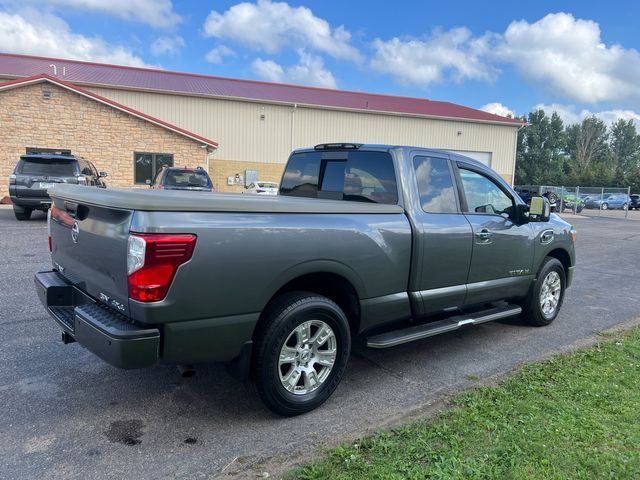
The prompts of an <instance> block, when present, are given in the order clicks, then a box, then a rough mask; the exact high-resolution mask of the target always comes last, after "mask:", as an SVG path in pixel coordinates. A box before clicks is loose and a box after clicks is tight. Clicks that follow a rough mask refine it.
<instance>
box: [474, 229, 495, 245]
mask: <svg viewBox="0 0 640 480" xmlns="http://www.w3.org/2000/svg"><path fill="white" fill-rule="evenodd" d="M491 237H493V233H491V232H490V231H489V230H487V229H486V228H483V229H482V230H480V231H479V232H476V239H478V241H480V242H483V243H489V242H490V241H491Z"/></svg>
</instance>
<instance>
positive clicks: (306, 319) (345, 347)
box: [253, 292, 351, 416]
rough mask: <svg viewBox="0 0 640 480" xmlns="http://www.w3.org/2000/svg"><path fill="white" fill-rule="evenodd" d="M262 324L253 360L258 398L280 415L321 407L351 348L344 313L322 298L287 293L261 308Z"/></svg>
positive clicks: (307, 293) (340, 374)
mask: <svg viewBox="0 0 640 480" xmlns="http://www.w3.org/2000/svg"><path fill="white" fill-rule="evenodd" d="M263 322H264V323H263V324H262V326H261V327H259V329H258V331H257V332H256V335H255V336H254V337H255V342H256V348H255V355H254V358H253V372H254V375H255V380H256V386H257V388H258V393H259V395H260V398H261V399H262V401H263V402H264V403H265V405H266V406H267V407H269V409H270V410H272V411H273V412H275V413H277V414H279V415H283V416H293V415H300V414H302V413H305V412H308V411H310V410H313V409H314V408H317V407H319V406H320V405H322V404H323V403H324V402H325V401H326V400H327V399H328V398H329V397H330V396H331V394H332V393H333V391H334V390H335V389H336V387H337V386H338V384H339V383H340V380H341V379H342V375H343V373H344V370H345V368H346V365H347V360H348V358H349V352H350V350H351V335H350V332H349V323H348V321H347V317H346V316H345V314H344V312H343V311H342V310H341V309H340V307H339V306H338V305H336V304H335V303H334V302H333V301H331V300H330V299H328V298H326V297H324V296H321V295H317V294H314V293H310V292H292V293H287V294H284V295H282V296H281V297H279V298H277V299H276V300H275V301H273V302H272V304H271V305H269V307H267V309H266V310H265V312H264V317H263Z"/></svg>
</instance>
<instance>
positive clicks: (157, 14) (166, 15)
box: [6, 0, 182, 28]
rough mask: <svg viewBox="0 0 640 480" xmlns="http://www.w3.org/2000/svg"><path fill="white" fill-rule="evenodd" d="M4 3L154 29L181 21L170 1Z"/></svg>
mask: <svg viewBox="0 0 640 480" xmlns="http://www.w3.org/2000/svg"><path fill="white" fill-rule="evenodd" d="M6 3H11V4H13V5H15V6H24V5H25V4H30V5H34V6H36V7H38V8H42V7H50V8H54V9H56V10H59V11H63V10H64V9H69V8H73V9H76V10H85V11H90V12H97V13H103V14H106V15H110V16H113V17H116V18H121V19H122V20H127V21H132V22H138V23H143V24H146V25H150V26H151V27H154V28H171V27H175V26H176V25H177V24H178V23H180V22H181V21H182V18H181V17H180V15H178V14H177V13H176V12H175V10H174V9H173V3H172V1H171V0H108V1H107V0H8V1H7V2H6Z"/></svg>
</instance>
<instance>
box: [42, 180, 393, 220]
mask: <svg viewBox="0 0 640 480" xmlns="http://www.w3.org/2000/svg"><path fill="white" fill-rule="evenodd" d="M48 193H49V194H50V195H55V196H56V197H57V198H60V199H63V200H68V201H71V202H76V203H82V204H85V205H97V206H102V207H110V208H119V209H126V210H137V211H143V212H152V211H163V212H170V211H180V212H242V213H306V214H310V213H311V214H313V213H338V214H341V213H345V214H346V213H363V214H367V213H368V214H376V213H378V214H390V213H402V212H403V211H404V210H403V209H402V207H400V206H398V205H385V204H378V203H364V202H345V201H343V200H324V199H316V198H313V199H312V198H300V197H285V196H259V195H239V194H235V193H203V192H188V191H179V192H178V191H165V190H152V189H143V188H141V189H124V188H109V189H96V188H92V187H85V186H81V185H64V184H61V185H56V186H55V187H53V188H51V189H49V191H48Z"/></svg>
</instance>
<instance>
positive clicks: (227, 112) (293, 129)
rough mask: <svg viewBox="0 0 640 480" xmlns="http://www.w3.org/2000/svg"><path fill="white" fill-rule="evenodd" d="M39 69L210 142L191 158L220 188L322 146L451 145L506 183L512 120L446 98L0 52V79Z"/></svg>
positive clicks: (262, 175)
mask: <svg viewBox="0 0 640 480" xmlns="http://www.w3.org/2000/svg"><path fill="white" fill-rule="evenodd" d="M41 73H46V74H48V75H51V76H54V77H56V78H59V79H60V80H63V81H65V82H68V83H71V84H73V85H76V86H81V87H82V88H84V89H86V90H89V91H91V92H93V93H94V94H97V95H99V96H101V97H104V98H106V99H109V100H111V101H113V102H117V103H118V104H122V105H124V106H126V107H128V108H131V109H135V110H136V111H139V112H143V113H144V114H147V115H149V116H152V117H155V118H157V119H161V120H163V121H165V122H168V123H170V124H172V125H175V126H177V127H179V128H181V129H184V130H185V131H188V132H193V134H195V135H198V136H201V137H204V138H212V139H215V140H216V141H217V142H218V144H219V147H218V148H217V149H215V150H213V149H210V150H211V152H210V153H209V155H208V158H207V160H206V161H205V160H201V159H198V161H199V162H200V161H202V162H203V163H205V166H206V167H207V168H208V169H209V172H210V174H211V176H212V178H213V180H214V182H215V184H216V186H217V187H218V189H219V190H221V191H241V190H242V186H241V185H236V184H230V183H231V182H232V180H231V179H234V180H233V182H235V181H236V180H235V179H236V175H238V176H240V177H243V178H244V177H246V176H247V175H249V176H251V175H257V176H258V177H259V179H261V180H276V181H278V180H279V178H280V175H281V173H282V169H283V166H284V163H285V162H286V159H287V157H288V155H289V153H290V151H291V150H292V149H294V148H298V147H307V146H312V145H315V144H318V143H327V142H363V143H391V144H407V145H416V146H422V147H431V148H440V149H445V150H452V151H456V152H460V153H462V154H465V155H468V156H471V157H473V158H475V159H477V160H480V161H482V162H484V163H485V164H488V165H490V166H491V167H492V168H493V169H494V170H496V171H497V172H498V173H499V174H500V175H502V177H503V178H505V179H506V180H507V181H509V182H513V175H514V167H515V149H516V139H517V132H518V129H519V128H520V127H521V125H522V123H521V122H520V121H519V120H516V119H511V118H505V117H501V116H497V115H493V114H490V113H487V112H483V111H479V110H475V109H472V108H467V107H463V106H460V105H455V104H452V103H448V102H436V101H430V100H425V99H416V98H406V97H394V96H388V95H376V94H368V93H356V92H345V91H339V90H328V89H320V88H312V87H301V86H292V85H280V84H270V83H265V82H255V81H247V80H235V79H228V78H220V77H208V76H202V75H191V74H184V73H175V72H166V71H158V70H152V69H143V68H131V67H121V66H113V65H102V64H95V63H85V62H77V61H69V60H60V59H52V58H41V57H29V56H21V55H8V54H0V81H2V80H3V79H4V80H12V79H16V78H21V77H28V76H32V75H37V74H41ZM0 128H2V126H1V124H0ZM42 147H46V148H69V149H71V150H73V146H72V145H71V146H69V145H42ZM162 153H165V152H162ZM166 153H171V152H166ZM92 160H93V159H92ZM96 160H97V159H96ZM130 161H131V162H134V159H133V158H131V160H130ZM190 163H191V162H190ZM207 164H208V165H207ZM103 168H105V169H107V170H108V166H103ZM133 183H134V179H133V178H131V184H133Z"/></svg>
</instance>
